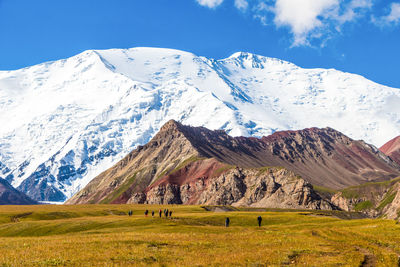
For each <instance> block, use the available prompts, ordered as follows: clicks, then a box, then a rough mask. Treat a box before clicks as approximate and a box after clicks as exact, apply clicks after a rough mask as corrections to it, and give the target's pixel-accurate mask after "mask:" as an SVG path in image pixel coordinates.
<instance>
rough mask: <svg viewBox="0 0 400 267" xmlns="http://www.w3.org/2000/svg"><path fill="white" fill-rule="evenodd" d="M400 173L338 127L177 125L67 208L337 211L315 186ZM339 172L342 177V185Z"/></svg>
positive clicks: (165, 128) (341, 185)
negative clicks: (235, 130)
mask: <svg viewBox="0 0 400 267" xmlns="http://www.w3.org/2000/svg"><path fill="white" fill-rule="evenodd" d="M267 166H281V167H267ZM360 168H361V169H362V171H359V170H360ZM399 169H400V168H399V166H398V165H397V164H396V163H394V162H393V161H392V160H391V159H390V158H388V157H387V156H385V155H384V154H383V153H381V152H379V151H378V150H377V149H375V148H374V147H373V146H370V145H367V144H365V143H364V142H362V141H354V140H352V139H350V138H348V137H346V136H345V135H343V134H341V133H340V132H337V131H335V130H333V129H330V128H325V129H318V128H311V129H305V130H301V131H286V132H277V133H275V134H273V135H271V136H268V137H263V138H261V139H258V138H246V137H231V136H229V135H228V134H226V132H225V131H211V130H208V129H206V128H204V127H190V126H185V125H182V124H180V123H178V122H176V121H173V120H171V121H169V122H168V123H166V124H165V125H164V126H163V127H162V128H161V130H160V131H159V132H158V133H157V134H156V136H155V137H154V138H153V139H152V140H151V141H150V142H149V143H147V144H146V145H144V146H140V147H138V148H137V149H135V150H133V151H132V152H131V153H129V154H128V155H127V156H126V157H125V158H124V159H123V160H121V161H120V162H119V163H117V164H116V165H115V166H114V167H112V168H110V169H109V170H107V171H105V172H103V173H102V174H100V175H99V176H97V177H96V178H95V179H93V180H92V181H91V182H90V183H89V184H88V186H86V187H85V188H84V189H83V190H81V191H80V192H79V193H78V194H76V195H74V196H73V197H72V198H71V199H70V200H68V201H67V204H83V203H158V204H210V205H211V204H213V205H217V204H221V205H222V204H224V205H228V204H229V205H238V206H257V207H280V208H307V209H335V208H336V206H335V205H333V204H331V203H330V201H329V200H326V199H323V198H322V197H321V196H320V194H319V193H317V192H316V191H315V190H314V188H313V186H312V185H311V184H314V183H316V184H320V185H322V186H327V187H330V186H331V187H333V188H335V187H336V188H344V187H345V185H357V184H361V183H363V182H364V181H370V180H374V181H378V180H383V181H385V180H388V179H390V177H394V176H396V175H397V174H399ZM323 171H326V172H323ZM321 173H322V174H325V175H321ZM299 175H301V176H299ZM338 175H341V179H338V180H336V177H337V176H338Z"/></svg>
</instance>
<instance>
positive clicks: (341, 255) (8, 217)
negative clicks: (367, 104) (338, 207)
mask: <svg viewBox="0 0 400 267" xmlns="http://www.w3.org/2000/svg"><path fill="white" fill-rule="evenodd" d="M160 208H161V209H164V208H169V209H171V210H173V214H172V218H168V219H167V218H165V217H163V218H161V219H160V218H158V210H159V209H160ZM130 209H132V210H133V212H134V213H133V216H132V217H129V216H127V212H128V211H129V210H130ZM145 209H148V210H149V211H150V213H151V211H152V210H154V211H156V216H155V218H152V217H151V215H150V216H148V217H145V216H144V210H145ZM318 214H321V213H318V212H305V211H297V212H287V211H281V212H277V211H256V210H250V211H231V212H212V211H205V210H204V209H203V208H201V207H199V206H176V205H174V206H155V205H153V206H151V205H78V206H48V205H46V206H45V205H43V206H0V266H20V265H25V266H65V265H67V266H68V265H72V266H76V265H83V266H93V265H106V266H127V265H166V266H171V265H184V266H196V265H204V266H205V265H225V266H232V265H268V266H271V265H272V266H282V265H293V266H296V265H298V266H338V265H343V266H360V265H362V263H363V262H364V264H365V265H368V264H375V265H376V266H398V255H400V224H396V222H395V221H390V220H381V219H376V220H374V219H362V220H360V219H358V220H341V219H338V218H335V217H332V216H321V215H318ZM259 215H261V216H262V217H263V226H262V227H261V228H259V227H258V226H257V220H256V218H257V216H259ZM325 215H326V214H325ZM226 216H229V217H230V220H231V226H230V227H229V228H225V227H224V222H225V217H226Z"/></svg>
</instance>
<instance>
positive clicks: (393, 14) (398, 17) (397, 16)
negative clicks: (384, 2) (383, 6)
mask: <svg viewBox="0 0 400 267" xmlns="http://www.w3.org/2000/svg"><path fill="white" fill-rule="evenodd" d="M382 19H383V21H384V22H386V23H395V24H397V23H399V22H400V3H392V5H391V6H390V13H389V15H387V16H385V17H383V18H382Z"/></svg>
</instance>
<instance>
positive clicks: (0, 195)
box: [0, 178, 37, 205]
mask: <svg viewBox="0 0 400 267" xmlns="http://www.w3.org/2000/svg"><path fill="white" fill-rule="evenodd" d="M32 204H37V202H36V201H34V200H32V199H30V198H29V197H28V196H26V195H25V194H24V193H22V192H19V191H18V190H16V189H14V188H13V187H12V186H11V185H10V184H9V183H8V182H7V181H6V180H4V179H1V178H0V205H32Z"/></svg>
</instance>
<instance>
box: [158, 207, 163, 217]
mask: <svg viewBox="0 0 400 267" xmlns="http://www.w3.org/2000/svg"><path fill="white" fill-rule="evenodd" d="M158 215H160V218H161V215H162V211H161V209H160V210H159V211H158Z"/></svg>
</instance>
